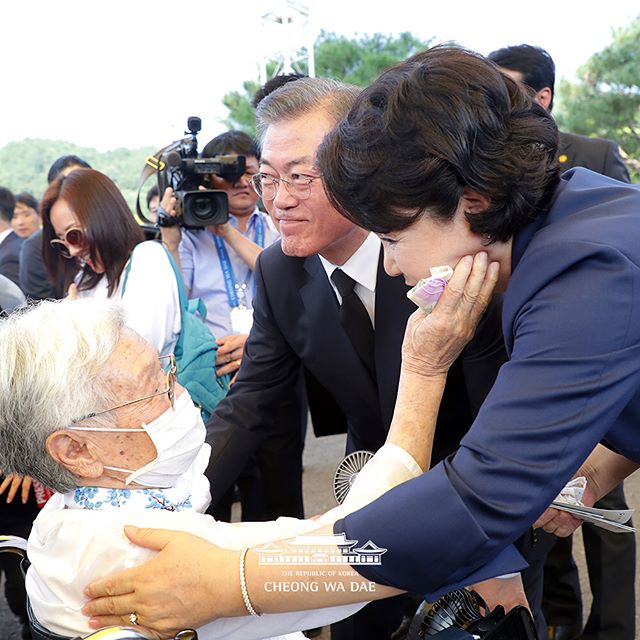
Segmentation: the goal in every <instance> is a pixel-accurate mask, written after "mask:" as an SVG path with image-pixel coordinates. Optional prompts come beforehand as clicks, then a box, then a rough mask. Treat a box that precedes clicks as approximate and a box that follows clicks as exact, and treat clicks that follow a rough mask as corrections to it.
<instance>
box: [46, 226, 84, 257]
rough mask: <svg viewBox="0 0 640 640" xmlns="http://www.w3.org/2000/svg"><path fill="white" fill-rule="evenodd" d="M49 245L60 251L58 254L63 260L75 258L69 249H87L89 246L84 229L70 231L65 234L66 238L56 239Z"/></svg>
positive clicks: (50, 241)
mask: <svg viewBox="0 0 640 640" xmlns="http://www.w3.org/2000/svg"><path fill="white" fill-rule="evenodd" d="M49 244H50V245H51V246H52V247H53V248H54V249H57V250H58V253H60V255H61V256H62V257H63V258H67V259H68V260H70V259H71V258H73V256H72V255H71V253H70V251H69V247H79V248H82V247H86V246H87V236H86V235H85V233H84V231H83V230H82V229H75V228H74V229H69V230H68V231H67V232H66V233H65V234H64V238H62V240H61V239H59V238H54V239H53V240H49Z"/></svg>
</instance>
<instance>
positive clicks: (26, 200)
mask: <svg viewBox="0 0 640 640" xmlns="http://www.w3.org/2000/svg"><path fill="white" fill-rule="evenodd" d="M19 202H20V203H22V204H24V205H25V206H27V207H31V208H32V209H35V210H36V211H37V210H38V207H39V206H40V204H39V202H38V201H37V200H36V198H35V197H34V196H32V195H31V194H30V193H27V192H26V191H23V192H22V193H19V194H18V195H17V196H16V204H18V203H19Z"/></svg>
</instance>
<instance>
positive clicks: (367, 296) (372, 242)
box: [319, 233, 380, 329]
mask: <svg viewBox="0 0 640 640" xmlns="http://www.w3.org/2000/svg"><path fill="white" fill-rule="evenodd" d="M319 258H320V262H322V266H323V267H324V270H325V271H326V272H327V277H328V278H329V282H330V283H331V286H332V287H333V290H334V291H335V294H336V297H337V298H338V302H339V303H340V304H342V296H341V295H340V293H339V292H338V289H337V288H336V285H335V284H333V280H331V274H332V273H333V272H334V271H335V270H336V269H341V270H342V271H344V273H346V274H347V275H348V276H349V277H350V278H353V279H354V280H355V281H356V285H355V287H354V291H355V292H356V295H357V296H358V298H360V300H361V301H362V304H363V305H364V308H365V309H366V310H367V313H368V314H369V318H371V324H372V326H373V328H374V329H375V326H376V323H375V311H376V280H377V278H378V260H379V258H380V238H378V236H377V235H376V234H375V233H370V234H369V235H368V236H367V238H366V240H365V241H364V242H363V243H362V244H361V245H360V246H359V247H358V249H357V251H356V252H355V253H354V254H353V255H352V256H351V257H350V258H349V259H348V260H347V261H346V262H345V263H344V264H343V265H335V264H332V263H331V262H329V261H328V260H326V259H325V258H323V257H322V256H319Z"/></svg>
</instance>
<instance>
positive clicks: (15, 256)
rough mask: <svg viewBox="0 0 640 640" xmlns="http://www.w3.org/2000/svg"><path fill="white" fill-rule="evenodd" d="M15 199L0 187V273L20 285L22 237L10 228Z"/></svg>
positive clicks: (7, 190)
mask: <svg viewBox="0 0 640 640" xmlns="http://www.w3.org/2000/svg"><path fill="white" fill-rule="evenodd" d="M15 206H16V199H15V197H14V195H13V193H11V191H9V189H6V188H5V187H0V274H1V275H3V276H6V277H7V278H9V280H11V281H12V282H15V283H16V284H17V285H18V286H20V277H19V270H20V247H21V246H22V238H20V237H19V236H18V234H17V233H16V232H15V231H14V230H13V229H12V228H11V219H12V218H13V210H14V209H15Z"/></svg>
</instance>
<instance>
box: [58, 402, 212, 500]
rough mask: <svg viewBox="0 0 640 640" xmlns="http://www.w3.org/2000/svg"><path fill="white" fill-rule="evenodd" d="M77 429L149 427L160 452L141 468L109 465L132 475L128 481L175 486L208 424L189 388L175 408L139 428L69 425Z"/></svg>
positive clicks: (153, 485) (119, 430) (164, 486)
mask: <svg viewBox="0 0 640 640" xmlns="http://www.w3.org/2000/svg"><path fill="white" fill-rule="evenodd" d="M67 428H68V429H72V430H74V431H105V432H106V431H117V432H119V433H123V432H124V433H127V432H129V433H136V432H138V431H146V432H147V434H148V435H149V437H150V438H151V441H152V442H153V444H154V445H155V448H156V451H157V456H156V458H155V459H154V460H151V462H148V463H147V464H145V465H144V466H142V467H140V468H139V469H138V470H137V471H133V470H132V469H121V468H119V467H107V466H105V467H104V468H105V469H109V470H111V471H121V472H123V473H128V474H129V475H128V476H127V477H126V479H125V484H131V483H132V482H135V483H137V484H139V485H142V486H144V487H152V488H155V487H158V488H166V487H173V486H174V485H175V483H176V481H177V479H178V478H179V477H180V476H182V475H183V474H184V473H186V471H187V470H188V469H189V467H190V466H191V465H192V464H193V462H194V460H195V459H196V457H197V455H198V453H199V452H200V449H201V448H202V445H203V444H204V441H205V436H206V433H207V431H206V428H205V426H204V422H203V421H202V417H201V416H200V410H199V409H198V408H197V407H196V406H195V405H194V404H193V402H192V400H191V396H190V395H189V393H188V392H187V391H186V390H185V391H183V392H182V393H181V394H180V396H179V397H178V398H176V401H175V405H174V408H173V409H171V408H169V409H167V410H166V411H165V412H164V413H163V414H162V415H160V416H158V417H157V418H156V419H155V420H153V421H152V422H150V423H149V424H145V423H144V422H143V423H142V427H140V428H138V429H117V428H116V429H102V428H99V427H95V428H94V427H67Z"/></svg>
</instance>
